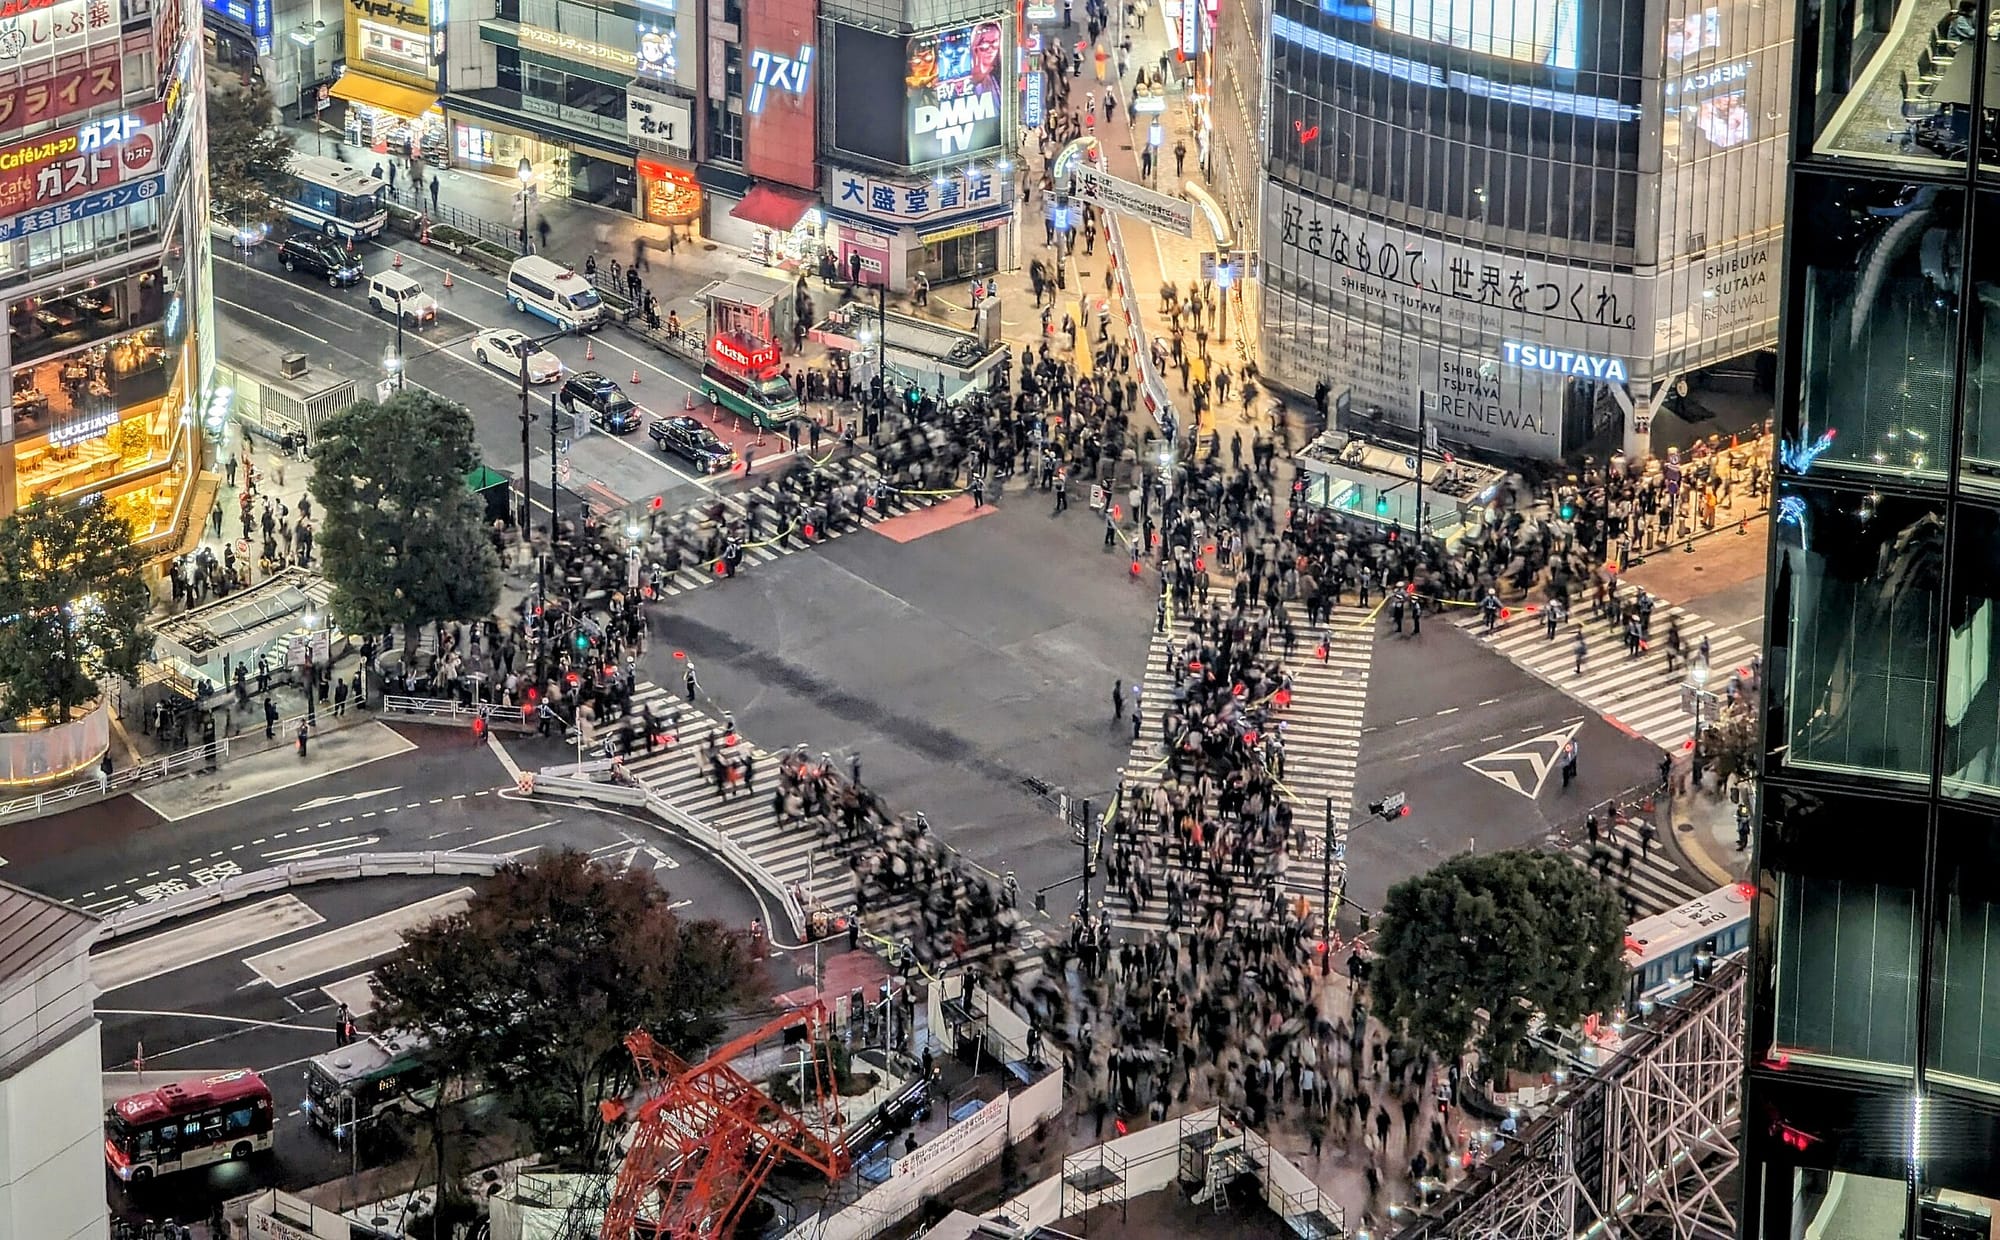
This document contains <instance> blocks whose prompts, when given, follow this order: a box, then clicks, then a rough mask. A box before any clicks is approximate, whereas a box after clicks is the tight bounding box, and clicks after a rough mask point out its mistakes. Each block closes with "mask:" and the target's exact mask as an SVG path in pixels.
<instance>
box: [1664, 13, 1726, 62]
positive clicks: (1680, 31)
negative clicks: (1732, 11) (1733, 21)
mask: <svg viewBox="0 0 2000 1240" xmlns="http://www.w3.org/2000/svg"><path fill="white" fill-rule="evenodd" d="M1720 46H1722V10H1720V9H1697V10H1696V11H1694V12H1692V13H1689V14H1688V15H1687V16H1686V17H1684V18H1681V19H1680V20H1678V21H1673V22H1669V23H1668V24H1667V59H1668V60H1686V59H1687V58H1688V57H1690V56H1699V55H1700V54H1701V53H1703V52H1705V51H1708V50H1710V49H1712V48H1717V47H1720Z"/></svg>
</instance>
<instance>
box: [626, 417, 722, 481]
mask: <svg viewBox="0 0 2000 1240" xmlns="http://www.w3.org/2000/svg"><path fill="white" fill-rule="evenodd" d="M646 434H647V435H648V436H649V437H651V439H652V441H653V442H654V443H655V444H657V445H658V446H659V449H660V451H662V452H671V453H673V454H674V455H675V456H678V457H680V458H681V459H682V460H684V461H686V462H687V463H688V464H690V465H692V466H694V467H695V468H696V469H698V470H700V471H701V472H702V473H705V474H713V473H719V472H721V471H722V470H725V469H728V468H729V467H730V466H731V465H733V464H735V463H736V453H735V451H734V450H733V449H731V448H730V446H729V445H728V444H726V443H724V442H722V441H721V440H720V439H717V438H716V437H715V432H714V431H712V430H710V429H708V428H707V427H706V426H703V425H702V424H701V423H700V422H697V421H696V420H695V419H693V418H691V417H689V416H687V415H686V414H684V413H683V414H676V415H675V416H673V417H671V418H661V419H659V420H658V421H656V422H654V423H653V424H652V425H651V426H648V427H647V428H646Z"/></svg>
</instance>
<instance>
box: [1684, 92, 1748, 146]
mask: <svg viewBox="0 0 2000 1240" xmlns="http://www.w3.org/2000/svg"><path fill="white" fill-rule="evenodd" d="M1694 127H1695V128H1696V129H1698V130H1700V131H1701V136H1702V137H1704V138H1707V139H1708V140H1709V141H1710V142H1713V143H1715V145H1717V146H1721V147H1730V146H1741V145H1743V144H1744V143H1745V142H1748V141H1749V140H1750V138H1751V136H1752V135H1751V133H1750V103H1749V99H1748V97H1747V96H1746V94H1745V92H1743V91H1740V90H1733V91H1730V92H1729V93H1728V94H1726V95H1712V96H1710V97H1709V98H1707V99H1704V100H1702V101H1701V102H1700V103H1699V104H1696V105H1695V108H1694Z"/></svg>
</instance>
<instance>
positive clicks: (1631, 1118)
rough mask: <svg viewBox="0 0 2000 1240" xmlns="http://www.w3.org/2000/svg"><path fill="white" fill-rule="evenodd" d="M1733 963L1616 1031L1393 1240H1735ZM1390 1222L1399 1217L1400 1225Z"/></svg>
mask: <svg viewBox="0 0 2000 1240" xmlns="http://www.w3.org/2000/svg"><path fill="white" fill-rule="evenodd" d="M1743 978H1744V967H1743V962H1742V960H1741V958H1738V959H1736V960H1733V961H1730V962H1728V963H1726V964H1724V965H1722V966H1721V967H1720V968H1718V969H1717V970H1716V972H1715V975H1714V976H1713V977H1712V978H1710V979H1709V980H1708V981H1706V982H1701V983H1698V984H1697V985H1696V986H1695V987H1694V989H1692V990H1691V991H1689V992H1688V993H1687V994H1686V995H1684V996H1682V997H1681V998H1680V999H1679V1000H1678V1001H1676V1002H1675V1003H1673V1004H1672V1005H1670V1006H1666V1007H1661V1008H1658V1009H1656V1010H1655V1011H1654V1012H1653V1014H1652V1015H1650V1016H1648V1017H1645V1018H1643V1019H1641V1020H1639V1021H1636V1022H1634V1023H1633V1024H1630V1025H1628V1026H1626V1029H1625V1048H1624V1050H1623V1052H1622V1053H1621V1054H1620V1055H1619V1057H1618V1058H1617V1059H1614V1060H1613V1061H1611V1063H1609V1064H1607V1065H1606V1066H1605V1067H1604V1068H1603V1069H1602V1070H1600V1071H1598V1072H1596V1073H1593V1074H1591V1075H1589V1076H1587V1077H1583V1078H1581V1079H1578V1080H1577V1081H1576V1083H1575V1085H1574V1086H1573V1087H1572V1088H1571V1089H1570V1090H1569V1092H1568V1093H1567V1094H1565V1095H1564V1096H1563V1098H1562V1099H1561V1101H1559V1102H1557V1103H1556V1104H1555V1106H1554V1107H1552V1108H1551V1109H1550V1110H1549V1111H1548V1112H1546V1113H1545V1114H1543V1115H1542V1116H1541V1118H1539V1119H1537V1120H1536V1121H1535V1122H1534V1123H1533V1124H1530V1125H1529V1126H1528V1127H1527V1128H1525V1129H1524V1130H1522V1132H1521V1135H1520V1137H1519V1138H1518V1139H1517V1140H1515V1141H1514V1142H1513V1143H1512V1144H1510V1145H1509V1146H1508V1147H1507V1148H1506V1149H1505V1150H1504V1151H1502V1152H1501V1153H1500V1154H1499V1155H1498V1156H1497V1157H1495V1158H1494V1159H1493V1160H1492V1161H1491V1162H1489V1163H1488V1164H1487V1165H1485V1166H1483V1167H1481V1168H1479V1169H1478V1170H1476V1171H1474V1172H1473V1173H1472V1175H1471V1176H1469V1177H1468V1178H1467V1179H1466V1180H1464V1181H1463V1182H1462V1183H1460V1184H1459V1186H1458V1187H1457V1188H1455V1189H1453V1190H1452V1191H1451V1192H1449V1193H1446V1194H1445V1195H1444V1196H1442V1197H1440V1198H1439V1199H1438V1200H1437V1201H1435V1202H1433V1203H1432V1204H1431V1205H1430V1206H1429V1207H1428V1208H1427V1209H1426V1210H1425V1211H1424V1212H1423V1214H1422V1215H1421V1216H1418V1217H1415V1218H1409V1217H1408V1216H1407V1215H1405V1218H1407V1219H1408V1221H1407V1222H1402V1224H1401V1226H1399V1227H1397V1228H1396V1229H1395V1230H1393V1231H1391V1232H1390V1233H1389V1234H1390V1235H1393V1236H1394V1237H1395V1238H1396V1240H1579V1238H1581V1237H1591V1238H1592V1240H1598V1238H1602V1240H1655V1238H1658V1240H1734V1237H1735V1235H1736V1201H1737V1194H1738V1188H1737V1179H1736V1172H1737V1164H1738V1155H1737V1150H1738V1140H1737V1134H1738V1130H1739V1128H1740V1125H1741V1123H1742V1107H1743V1038H1744V1032H1745V1024H1744V1021H1745V1008H1744V997H1743ZM1399 1221H1400V1220H1399Z"/></svg>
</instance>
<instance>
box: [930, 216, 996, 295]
mask: <svg viewBox="0 0 2000 1240" xmlns="http://www.w3.org/2000/svg"><path fill="white" fill-rule="evenodd" d="M999 267H1000V230H999V229H997V228H982V229H980V230H979V231H978V232H971V233H967V234H965V235H964V236H962V237H945V238H942V239H941V240H937V241H932V242H928V243H926V244H925V246H924V250H923V259H922V268H921V270H922V271H923V274H924V275H926V276H929V277H930V279H931V282H932V283H933V284H936V283H941V282H943V281H947V280H969V279H971V278H972V277H973V276H985V275H991V274H993V273H994V272H995V271H997V270H999Z"/></svg>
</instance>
